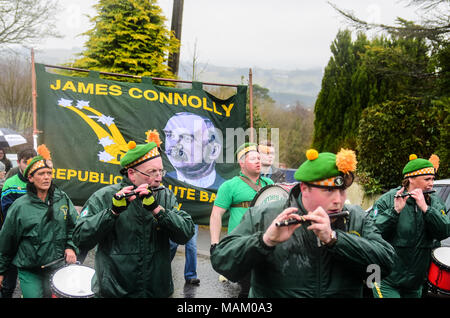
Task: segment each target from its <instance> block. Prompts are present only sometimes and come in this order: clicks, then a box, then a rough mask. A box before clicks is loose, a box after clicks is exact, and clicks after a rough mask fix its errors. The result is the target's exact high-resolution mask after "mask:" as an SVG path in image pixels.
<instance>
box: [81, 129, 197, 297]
mask: <svg viewBox="0 0 450 318" xmlns="http://www.w3.org/2000/svg"><path fill="white" fill-rule="evenodd" d="M147 142H148V143H147V144H142V145H136V143H135V142H133V141H131V142H129V143H128V147H129V150H128V152H127V153H126V154H125V155H124V156H123V157H122V158H121V160H120V165H121V166H122V167H123V169H122V170H121V173H122V174H123V176H124V177H123V180H122V182H121V183H120V184H114V185H110V186H107V187H104V188H102V189H100V190H98V191H96V192H95V193H94V194H93V195H92V196H91V197H90V198H89V199H88V201H87V202H86V204H85V205H84V207H83V209H82V211H81V213H80V218H79V220H78V222H77V224H76V226H75V230H74V235H73V236H74V238H73V239H74V242H75V244H77V245H78V246H79V247H80V248H81V249H85V250H89V249H92V248H93V247H95V246H96V245H97V252H96V255H95V275H94V278H93V285H92V291H93V292H94V293H95V295H96V297H108V298H110V297H132V298H138V297H139V298H149V297H152V298H154V297H157V298H161V297H169V296H170V295H171V294H172V293H173V288H174V287H173V281H172V272H171V266H170V262H171V259H170V245H169V239H170V240H172V241H174V242H176V243H178V244H185V243H186V242H187V241H189V239H190V238H191V237H192V236H193V234H194V223H193V221H192V218H191V216H190V215H189V214H187V213H186V212H184V211H181V210H178V203H177V200H176V198H175V196H174V194H173V193H172V191H171V190H169V189H168V188H165V187H162V186H161V181H162V177H163V176H164V175H165V173H166V171H165V170H163V164H162V159H161V156H160V150H159V145H160V143H161V141H160V140H159V134H158V133H157V132H156V131H154V132H150V133H149V135H148V138H147Z"/></svg>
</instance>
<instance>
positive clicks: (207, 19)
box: [35, 0, 419, 69]
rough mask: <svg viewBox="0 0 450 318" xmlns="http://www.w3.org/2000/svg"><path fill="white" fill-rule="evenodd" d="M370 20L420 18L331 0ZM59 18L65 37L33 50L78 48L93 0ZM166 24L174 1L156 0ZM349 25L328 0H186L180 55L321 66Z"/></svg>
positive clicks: (402, 2)
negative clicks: (331, 45)
mask: <svg viewBox="0 0 450 318" xmlns="http://www.w3.org/2000/svg"><path fill="white" fill-rule="evenodd" d="M330 1H331V2H332V3H334V4H336V5H337V6H338V7H339V8H342V9H349V10H352V11H353V12H354V13H355V14H356V15H357V16H358V17H360V18H362V19H365V20H368V21H370V22H379V23H386V24H394V22H395V19H396V17H399V16H400V17H402V18H406V19H410V20H418V19H419V18H418V15H417V12H416V11H417V9H416V8H414V7H407V6H406V5H407V3H408V1H406V0H368V1H365V0H330ZM58 2H59V3H60V7H61V14H60V15H59V16H58V17H57V19H58V22H57V25H58V27H59V31H60V32H61V33H62V34H63V35H65V37H64V38H63V39H52V40H48V41H46V42H44V43H42V44H41V45H36V46H35V47H36V48H37V49H44V48H69V49H70V48H72V47H82V46H83V44H84V42H85V41H86V38H85V37H82V36H79V34H81V33H82V32H85V31H87V30H88V29H90V28H92V25H90V24H89V19H88V18H87V17H86V14H89V15H91V16H92V15H95V14H96V11H95V10H94V9H93V8H92V5H93V4H94V3H96V2H97V1H95V0H75V1H71V0H60V1H58ZM158 3H159V5H160V6H161V8H162V9H163V12H164V15H165V16H166V17H167V28H168V29H170V23H171V18H172V5H173V0H159V1H158ZM346 26H347V24H346V23H345V21H344V20H343V18H342V17H341V16H339V14H338V13H337V12H336V11H335V10H334V9H333V8H332V7H331V6H330V5H329V4H328V3H327V1H326V0H279V1H273V0H184V11H183V27H182V35H181V44H182V46H181V60H182V61H191V60H192V57H193V52H194V45H195V43H197V57H198V61H199V62H204V63H208V64H211V65H218V66H232V67H246V68H247V67H248V68H250V67H252V68H254V67H259V68H264V69H273V68H275V69H308V68H315V67H320V68H323V67H325V65H326V64H327V62H328V59H329V57H330V55H331V53H330V44H331V42H332V41H333V40H334V38H335V37H336V34H337V32H338V30H339V29H345V28H346Z"/></svg>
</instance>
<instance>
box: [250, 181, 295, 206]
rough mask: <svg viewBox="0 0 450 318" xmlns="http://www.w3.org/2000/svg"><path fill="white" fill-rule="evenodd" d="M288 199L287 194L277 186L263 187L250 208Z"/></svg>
mask: <svg viewBox="0 0 450 318" xmlns="http://www.w3.org/2000/svg"><path fill="white" fill-rule="evenodd" d="M288 197H289V192H288V191H287V190H286V189H284V188H282V187H280V186H278V185H275V184H274V185H269V186H266V187H264V188H263V189H261V190H260V192H258V194H257V195H256V196H255V198H254V199H253V202H252V204H250V205H251V206H258V205H261V204H267V203H269V202H272V201H277V200H281V199H287V198H288Z"/></svg>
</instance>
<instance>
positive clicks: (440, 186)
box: [433, 179, 450, 214]
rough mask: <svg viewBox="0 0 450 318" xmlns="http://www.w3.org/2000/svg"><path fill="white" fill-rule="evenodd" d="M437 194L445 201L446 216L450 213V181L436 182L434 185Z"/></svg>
mask: <svg viewBox="0 0 450 318" xmlns="http://www.w3.org/2000/svg"><path fill="white" fill-rule="evenodd" d="M433 189H434V190H436V194H437V195H438V196H439V197H440V198H441V199H442V201H444V203H445V210H446V214H448V213H449V212H450V179H443V180H436V181H434V184H433Z"/></svg>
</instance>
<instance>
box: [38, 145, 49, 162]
mask: <svg viewBox="0 0 450 318" xmlns="http://www.w3.org/2000/svg"><path fill="white" fill-rule="evenodd" d="M37 153H38V154H39V155H40V156H41V157H42V158H44V159H45V160H50V159H51V156H50V150H48V148H47V146H46V145H44V144H42V145H39V146H38V147H37Z"/></svg>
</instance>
